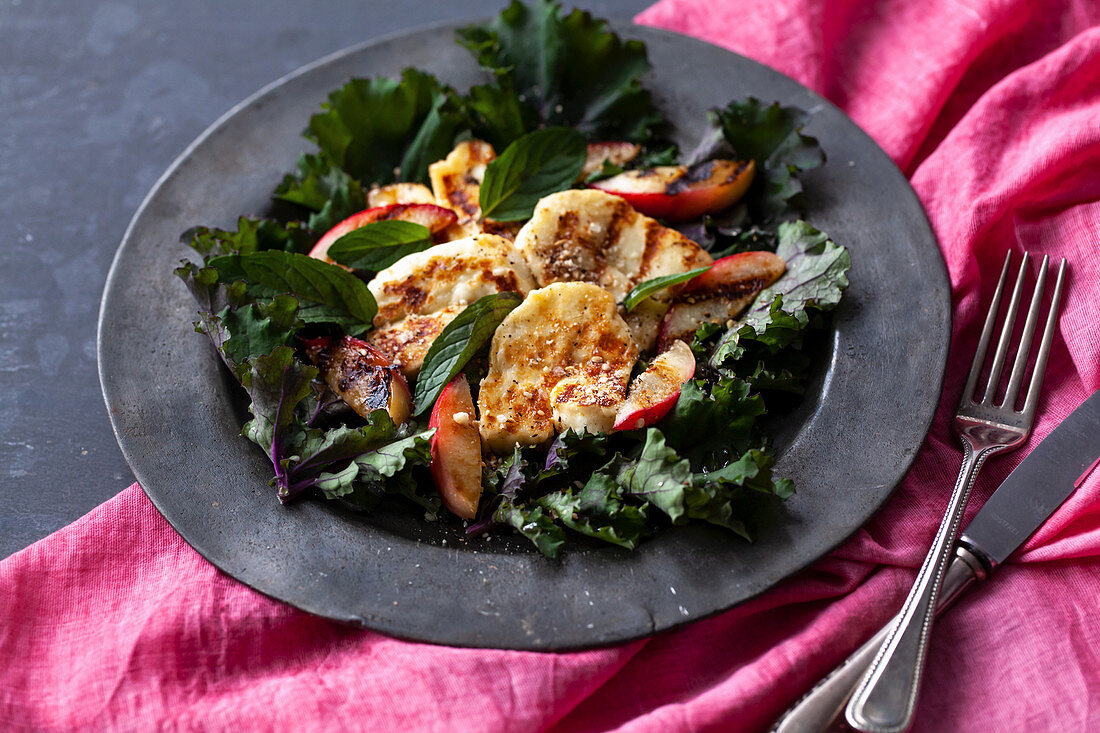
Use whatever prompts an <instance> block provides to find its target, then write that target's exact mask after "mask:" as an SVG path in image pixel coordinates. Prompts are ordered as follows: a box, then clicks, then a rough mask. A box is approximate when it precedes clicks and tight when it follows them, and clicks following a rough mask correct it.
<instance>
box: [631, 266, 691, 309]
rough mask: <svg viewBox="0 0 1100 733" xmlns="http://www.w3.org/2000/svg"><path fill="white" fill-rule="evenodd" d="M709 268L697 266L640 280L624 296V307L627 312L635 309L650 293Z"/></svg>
mask: <svg viewBox="0 0 1100 733" xmlns="http://www.w3.org/2000/svg"><path fill="white" fill-rule="evenodd" d="M709 269H710V267H709V266H707V267H697V268H696V269H694V270H688V271H687V272H679V273H676V274H675V275H661V276H660V277H654V278H650V279H649V280H645V281H643V282H640V283H638V284H637V285H635V286H634V287H633V288H631V289H630V292H629V293H627V294H626V297H625V298H623V308H625V309H626V312H627V313H629V312H630V311H632V310H634V309H635V308H636V307H637V306H638V304H639V303H641V302H642V301H643V300H645V299H646V298H648V297H649V296H650V295H653V293H656V292H657V291H658V290H664V289H665V288H670V287H672V286H673V285H679V284H680V283H686V282H687V281H688V280H691V279H692V278H696V277H698V276H699V275H702V274H703V273H704V272H706V271H707V270H709Z"/></svg>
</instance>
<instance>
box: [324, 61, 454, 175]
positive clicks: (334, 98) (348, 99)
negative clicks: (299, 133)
mask: <svg viewBox="0 0 1100 733" xmlns="http://www.w3.org/2000/svg"><path fill="white" fill-rule="evenodd" d="M449 93H450V90H449V89H448V88H447V87H445V86H443V85H442V84H440V83H439V81H437V80H436V79H435V77H433V76H431V75H430V74H426V73H424V72H422V71H417V70H416V69H406V70H405V71H404V72H402V74H401V79H400V81H397V80H394V79H387V78H385V77H378V78H374V79H352V80H351V81H350V82H348V83H347V84H345V85H344V86H342V87H340V88H339V89H337V90H336V91H334V92H332V93H331V94H330V95H329V97H328V102H327V103H325V104H323V105H322V109H323V110H324V111H323V112H321V113H320V114H317V115H314V116H313V117H312V118H310V121H309V129H308V131H307V133H306V136H307V137H308V138H309V139H311V140H313V141H314V142H315V143H317V145H318V147H320V149H321V153H322V154H323V155H324V156H325V157H326V158H328V159H329V160H330V161H332V163H334V164H335V165H337V166H338V167H340V168H342V169H343V170H345V171H346V172H347V173H348V175H350V176H351V177H352V178H354V179H356V180H358V181H362V182H365V183H390V182H392V181H393V180H394V179H395V175H394V169H396V168H398V167H399V166H400V167H401V178H402V180H409V181H426V180H427V164H428V163H431V162H433V161H435V160H438V159H439V158H442V157H443V156H444V155H445V154H446V153H447V152H448V151H449V150H450V149H451V147H452V146H453V144H454V137H455V134H456V132H457V129H458V127H457V120H456V118H455V117H454V115H453V114H452V113H450V112H449V111H447V108H446V97H447V96H448V94H449Z"/></svg>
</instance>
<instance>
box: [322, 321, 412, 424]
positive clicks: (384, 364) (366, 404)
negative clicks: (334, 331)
mask: <svg viewBox="0 0 1100 733" xmlns="http://www.w3.org/2000/svg"><path fill="white" fill-rule="evenodd" d="M302 345H303V346H304V347H305V351H306V355H307V356H308V357H309V359H310V361H312V362H313V363H314V364H315V365H316V366H317V369H318V370H319V371H320V372H321V378H322V379H324V380H325V382H326V383H327V384H328V386H329V387H331V388H332V391H333V392H335V393H336V394H337V395H339V397H340V398H341V399H342V400H344V402H346V403H348V405H349V406H350V407H351V409H353V410H355V411H356V412H357V413H359V414H360V415H361V416H363V417H364V418H366V417H368V416H369V415H370V414H371V413H372V412H374V411H375V410H385V411H386V412H388V413H389V415H390V418H392V419H393V421H394V423H396V424H398V425H400V424H401V423H403V422H405V421H406V420H408V419H409V415H410V414H411V413H412V393H411V392H410V391H409V384H408V382H406V381H405V377H404V375H402V374H401V372H400V371H399V370H398V369H397V367H396V366H394V365H393V362H391V361H390V360H389V359H387V358H386V355H385V354H383V353H382V352H381V351H379V350H378V349H376V348H375V347H373V346H371V345H370V344H368V343H367V342H366V341H363V340H361V339H357V338H353V337H351V336H344V337H343V338H341V339H336V338H333V337H331V336H323V337H321V338H316V339H302Z"/></svg>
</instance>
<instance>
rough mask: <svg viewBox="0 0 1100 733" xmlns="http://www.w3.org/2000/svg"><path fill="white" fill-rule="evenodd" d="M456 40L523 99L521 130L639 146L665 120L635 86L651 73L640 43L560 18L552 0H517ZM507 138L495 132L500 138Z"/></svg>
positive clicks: (587, 18) (598, 23)
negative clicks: (555, 129)
mask: <svg viewBox="0 0 1100 733" xmlns="http://www.w3.org/2000/svg"><path fill="white" fill-rule="evenodd" d="M458 38H459V42H460V43H461V44H462V45H464V46H465V47H466V48H468V49H470V51H471V52H473V54H474V55H475V56H476V58H477V60H478V63H479V64H481V66H483V67H484V68H486V69H487V70H489V71H491V72H492V73H493V74H495V75H496V76H497V77H498V79H499V80H500V84H501V85H502V86H503V87H504V88H509V87H510V88H511V90H512V91H513V93H514V95H515V96H516V97H518V99H520V100H523V102H521V104H522V105H523V106H524V107H526V108H527V109H529V110H530V113H528V114H529V116H530V117H531V118H533V122H534V125H531V124H530V123H527V125H528V126H527V127H526V129H532V128H533V127H534V126H535V125H537V126H555V125H558V126H566V127H575V128H576V129H577V130H579V131H580V132H581V133H583V134H584V135H585V136H586V137H587V138H588V139H591V140H630V141H632V142H643V141H645V140H648V139H650V138H651V137H652V136H653V134H654V132H655V130H656V129H657V128H658V127H660V126H661V125H662V123H663V122H664V119H663V117H662V116H661V114H660V113H659V112H658V111H657V110H656V108H655V107H654V106H653V102H652V99H651V98H650V94H649V92H648V91H646V90H645V89H643V88H642V85H641V82H640V81H639V78H640V77H641V76H642V75H643V74H645V73H646V72H648V71H649V70H650V68H651V67H650V64H649V61H648V60H647V59H646V51H645V45H644V44H642V43H641V42H639V41H623V40H622V39H620V38H619V37H618V36H617V35H615V34H614V33H611V32H610V31H608V29H607V24H606V22H604V21H603V20H599V19H596V18H593V17H592V16H591V15H590V14H588V13H586V12H583V11H581V10H574V11H572V12H571V13H569V14H568V15H563V13H562V8H561V5H560V4H559V3H557V2H551V1H550V0H537V2H535V3H534V4H532V5H531V6H527V5H524V4H522V3H520V2H518V1H517V2H513V3H512V4H511V5H509V6H508V7H507V8H505V9H504V11H503V12H502V13H501V14H500V15H499V16H498V17H496V18H494V19H493V20H491V21H489V22H488V23H486V24H484V25H474V26H470V27H468V28H463V29H461V30H460V31H459V32H458ZM512 117H513V118H514V115H512ZM513 129H514V128H513ZM507 134H508V128H502V129H501V132H500V136H501V137H502V138H505V139H506V138H507Z"/></svg>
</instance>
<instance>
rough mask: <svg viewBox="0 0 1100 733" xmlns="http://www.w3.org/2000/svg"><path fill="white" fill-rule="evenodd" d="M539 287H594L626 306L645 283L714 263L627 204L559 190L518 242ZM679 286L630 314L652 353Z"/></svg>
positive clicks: (548, 198) (591, 193)
mask: <svg viewBox="0 0 1100 733" xmlns="http://www.w3.org/2000/svg"><path fill="white" fill-rule="evenodd" d="M516 246H517V247H519V249H520V251H521V252H523V256H524V258H525V259H526V260H527V263H528V264H529V265H530V267H531V273H532V274H533V275H534V277H535V280H536V281H537V282H538V284H539V285H543V286H545V285H549V284H550V283H555V282H590V283H594V284H596V285H599V286H600V287H602V288H604V289H606V290H607V291H608V292H610V293H611V295H612V296H613V297H614V298H615V300H616V301H621V300H622V299H623V298H624V297H625V296H626V294H627V293H628V292H630V289H631V288H633V287H634V286H635V285H637V284H638V283H640V282H643V281H645V280H649V279H651V278H654V277H659V276H661V275H673V274H677V273H680V272H687V271H688V270H691V269H694V268H696V267H705V266H707V265H710V264H712V263H713V262H714V259H713V258H712V257H711V256H710V255H709V254H708V253H707V252H706V250H704V249H703V248H702V247H700V246H699V245H698V244H696V243H695V242H693V241H691V240H690V239H688V238H687V237H685V236H684V235H682V234H680V233H679V232H678V231H676V230H674V229H669V228H668V227H665V226H662V225H661V224H660V223H659V222H658V221H657V220H656V219H651V218H649V217H648V216H643V215H642V214H639V213H638V212H637V211H635V210H634V208H633V207H631V206H630V204H628V203H627V202H626V201H624V200H623V199H621V198H619V197H618V196H614V195H612V194H609V193H605V192H604V191H598V190H595V189H588V190H580V191H572V190H571V191H562V192H560V193H555V194H551V195H550V196H546V197H545V198H543V199H542V200H541V201H539V203H538V206H536V207H535V212H534V214H533V215H532V217H531V220H530V221H529V222H527V224H526V225H524V227H523V229H521V230H520V233H519V235H518V236H517V237H516ZM678 292H679V287H672V288H666V289H665V290H661V291H658V292H657V293H655V294H654V295H653V296H651V298H650V301H648V302H647V304H646V307H645V308H644V309H640V310H636V311H634V312H633V313H630V314H628V315H626V316H625V318H626V322H627V324H628V325H629V326H630V327H631V331H632V333H633V334H634V338H635V341H637V343H638V346H639V347H641V348H642V349H643V350H649V349H650V348H652V346H653V344H654V342H655V341H656V338H657V326H658V325H659V324H660V321H661V317H662V316H663V315H664V312H665V311H666V310H667V309H668V303H669V302H670V301H671V300H672V298H673V297H674V296H675V295H676V294H677V293H678Z"/></svg>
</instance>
